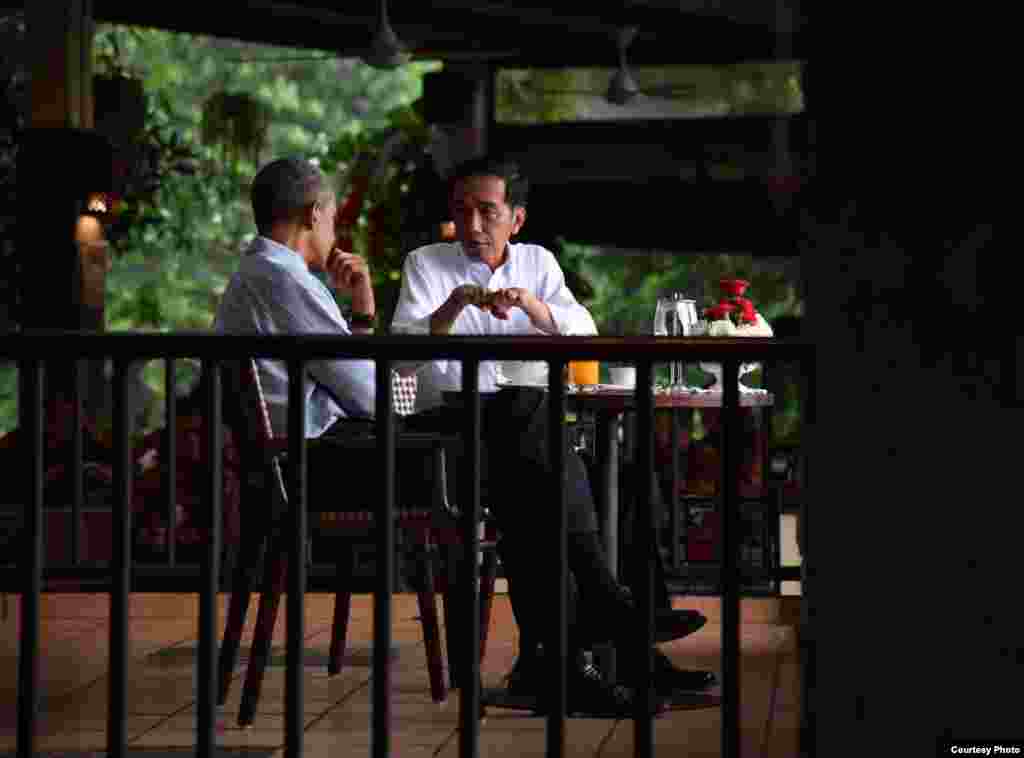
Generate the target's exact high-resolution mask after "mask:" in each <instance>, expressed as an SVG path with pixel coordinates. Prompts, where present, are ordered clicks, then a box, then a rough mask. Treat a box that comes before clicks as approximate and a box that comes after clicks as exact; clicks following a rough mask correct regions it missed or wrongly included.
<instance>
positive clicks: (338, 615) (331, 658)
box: [327, 541, 356, 676]
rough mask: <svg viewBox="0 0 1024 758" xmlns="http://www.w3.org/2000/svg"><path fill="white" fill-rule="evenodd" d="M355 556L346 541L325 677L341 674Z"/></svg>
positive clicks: (338, 573)
mask: <svg viewBox="0 0 1024 758" xmlns="http://www.w3.org/2000/svg"><path fill="white" fill-rule="evenodd" d="M355 562H356V554H355V548H354V546H353V544H352V543H351V542H348V541H346V542H345V546H344V547H343V548H342V549H341V552H340V554H339V556H338V562H337V564H336V568H337V589H336V590H335V592H334V623H333V624H332V625H331V649H330V653H329V654H328V658H327V675H328V676H336V675H338V674H340V673H341V666H342V663H344V660H345V648H346V645H347V642H348V620H349V617H350V615H351V613H352V576H353V574H354V573H355Z"/></svg>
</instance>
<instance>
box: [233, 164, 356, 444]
mask: <svg viewBox="0 0 1024 758" xmlns="http://www.w3.org/2000/svg"><path fill="white" fill-rule="evenodd" d="M252 205H253V213H254V215H255V217H256V228H257V230H258V231H259V236H258V237H256V239H254V240H253V242H252V244H251V245H249V248H248V249H247V250H246V251H245V253H244V254H243V256H242V261H241V263H240V264H239V267H238V270H237V271H236V272H235V274H234V276H232V278H231V281H230V283H229V284H228V287H227V290H226V291H225V292H224V297H223V298H221V302H220V306H219V307H218V309H217V318H216V321H215V324H214V328H215V329H216V330H217V331H219V332H222V333H226V334H338V335H349V334H352V333H353V332H356V333H364V334H365V333H368V332H371V331H372V324H373V321H374V317H375V302H374V297H373V286H372V282H371V279H370V274H369V269H368V267H367V265H366V261H365V260H363V259H362V258H360V257H359V256H357V255H352V254H350V253H344V252H341V251H339V250H337V249H336V248H335V246H334V243H335V227H334V220H335V215H336V211H337V201H336V200H335V196H334V191H333V189H332V188H331V187H330V185H329V183H328V181H327V178H326V177H325V176H324V175H323V173H322V172H321V171H320V169H318V168H317V167H316V166H314V165H312V164H311V163H309V162H308V161H303V160H300V159H297V158H284V159H281V160H277V161H274V162H272V163H270V164H268V165H267V166H265V167H264V168H263V169H262V170H261V171H260V172H259V174H257V176H256V178H255V179H254V180H253V184H252ZM317 274H327V277H326V278H327V280H328V282H329V283H331V285H332V286H333V287H334V289H335V290H336V291H338V292H341V293H344V294H347V295H350V296H351V298H352V312H353V315H352V317H351V318H352V323H351V324H349V323H348V322H346V321H345V319H344V318H342V315H341V311H340V309H339V308H338V304H337V302H336V301H335V299H334V296H333V295H332V294H331V291H330V290H329V289H328V287H327V286H326V285H325V284H324V283H323V281H322V280H321V279H320V278H319V277H318V276H317ZM258 365H259V369H260V381H261V383H262V385H263V391H264V394H265V396H266V400H267V406H268V410H269V412H270V420H271V425H272V426H273V429H274V432H275V433H276V434H284V432H285V430H286V429H287V420H286V419H287V404H288V373H287V369H286V367H285V365H284V364H283V363H282V362H281V361H271V360H265V359H259V360H258ZM306 371H307V376H306V378H305V383H304V389H303V397H304V398H305V400H306V405H307V415H306V436H307V437H319V436H320V435H322V434H323V433H324V432H325V431H326V430H327V429H328V427H330V426H331V425H332V424H333V423H334V422H335V421H337V420H338V419H340V418H372V417H373V413H374V397H375V386H376V385H375V375H374V365H373V362H372V361H366V360H338V361H323V360H321V361H310V362H309V363H308V364H307V365H306Z"/></svg>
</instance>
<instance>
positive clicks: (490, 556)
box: [480, 548, 498, 665]
mask: <svg viewBox="0 0 1024 758" xmlns="http://www.w3.org/2000/svg"><path fill="white" fill-rule="evenodd" d="M483 553H484V560H483V564H482V565H481V566H480V663H481V665H482V664H483V661H484V658H485V657H486V655H487V638H488V636H489V635H490V631H491V607H492V605H493V601H494V582H495V580H496V578H497V576H498V558H497V555H496V554H495V550H494V549H493V548H492V549H489V550H484V551H483Z"/></svg>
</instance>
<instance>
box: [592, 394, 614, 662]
mask: <svg viewBox="0 0 1024 758" xmlns="http://www.w3.org/2000/svg"><path fill="white" fill-rule="evenodd" d="M595 421H596V428H595V434H596V437H597V438H596V440H595V441H594V443H595V444H594V454H595V456H596V458H597V470H598V477H599V481H597V482H594V485H595V486H594V495H595V497H596V498H597V517H598V519H599V521H600V525H601V530H602V534H603V535H604V548H605V553H606V555H607V558H608V568H609V569H610V570H611V572H612V576H614V577H616V578H618V576H619V414H618V413H603V412H599V413H597V414H596V419H595ZM594 654H595V656H596V658H597V662H598V665H599V666H600V667H601V669H602V670H603V671H604V672H605V674H606V675H607V676H608V677H609V678H610V679H611V680H612V681H614V680H615V678H616V671H615V647H614V646H613V645H598V646H597V647H596V649H595V650H594Z"/></svg>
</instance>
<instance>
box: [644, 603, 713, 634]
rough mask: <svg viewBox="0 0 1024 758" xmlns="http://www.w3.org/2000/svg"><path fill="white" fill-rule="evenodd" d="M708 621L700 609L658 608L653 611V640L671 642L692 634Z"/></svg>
mask: <svg viewBox="0 0 1024 758" xmlns="http://www.w3.org/2000/svg"><path fill="white" fill-rule="evenodd" d="M707 622H708V620H707V618H706V617H705V616H704V614H703V613H701V612H700V611H692V610H685V609H684V610H675V609H668V608H664V609H662V608H659V609H657V610H655V612H654V641H655V642H671V641H672V640H678V639H682V638H683V637H686V636H687V635H690V634H693V633H694V632H696V631H697V630H698V629H700V628H701V627H703V626H704V625H705V624H706V623H707Z"/></svg>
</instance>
